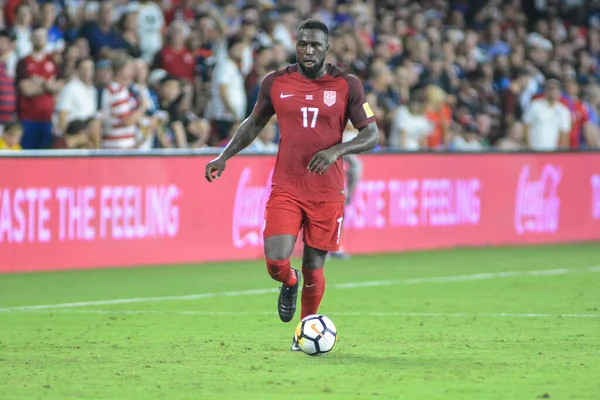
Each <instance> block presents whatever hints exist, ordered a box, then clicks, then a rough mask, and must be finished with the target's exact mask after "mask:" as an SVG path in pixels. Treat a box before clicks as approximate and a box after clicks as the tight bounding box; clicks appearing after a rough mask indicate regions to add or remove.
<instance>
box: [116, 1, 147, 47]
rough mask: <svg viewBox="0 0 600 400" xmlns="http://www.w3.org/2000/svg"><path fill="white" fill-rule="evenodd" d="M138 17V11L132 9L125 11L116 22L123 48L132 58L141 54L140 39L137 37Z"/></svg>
mask: <svg viewBox="0 0 600 400" xmlns="http://www.w3.org/2000/svg"><path fill="white" fill-rule="evenodd" d="M138 19H139V14H138V11H137V10H136V9H132V10H128V11H125V13H124V14H123V15H122V16H121V19H120V20H119V24H118V27H119V31H120V32H121V38H122V39H123V43H124V50H125V51H126V52H127V54H129V55H130V56H131V57H133V58H139V57H141V55H142V51H141V50H140V39H139V37H138Z"/></svg>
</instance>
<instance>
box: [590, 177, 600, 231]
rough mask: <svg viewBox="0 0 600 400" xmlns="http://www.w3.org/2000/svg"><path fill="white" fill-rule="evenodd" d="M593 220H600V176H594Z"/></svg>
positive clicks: (592, 180) (592, 181)
mask: <svg viewBox="0 0 600 400" xmlns="http://www.w3.org/2000/svg"><path fill="white" fill-rule="evenodd" d="M591 184H592V218H593V219H595V220H600V175H592V179H591Z"/></svg>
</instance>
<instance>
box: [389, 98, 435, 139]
mask: <svg viewBox="0 0 600 400" xmlns="http://www.w3.org/2000/svg"><path fill="white" fill-rule="evenodd" d="M433 129H434V124H433V123H432V122H431V121H430V120H429V119H427V117H425V114H424V110H423V93H422V91H419V92H417V93H415V94H414V95H412V96H411V97H410V99H409V100H408V106H400V107H399V108H398V109H397V111H396V115H395V118H394V120H393V121H392V127H391V130H390V136H389V139H388V147H390V148H392V149H402V150H413V151H414V150H419V149H423V148H427V142H426V140H427V137H428V136H429V135H431V134H432V133H433Z"/></svg>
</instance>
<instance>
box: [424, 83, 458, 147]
mask: <svg viewBox="0 0 600 400" xmlns="http://www.w3.org/2000/svg"><path fill="white" fill-rule="evenodd" d="M424 109H425V117H427V119H428V120H429V121H430V122H431V123H432V124H433V132H432V133H431V135H430V136H428V137H427V147H428V148H429V149H432V150H442V149H445V148H447V147H448V145H449V143H450V141H451V137H452V133H451V127H450V125H451V122H452V109H451V108H450V106H449V105H448V104H447V102H446V93H445V92H444V91H443V90H442V89H441V88H440V87H439V86H435V85H429V86H427V87H426V88H425V107H424Z"/></svg>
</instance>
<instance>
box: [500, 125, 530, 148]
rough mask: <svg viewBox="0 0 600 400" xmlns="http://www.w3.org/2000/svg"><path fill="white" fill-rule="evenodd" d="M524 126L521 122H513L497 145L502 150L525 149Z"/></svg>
mask: <svg viewBox="0 0 600 400" xmlns="http://www.w3.org/2000/svg"><path fill="white" fill-rule="evenodd" d="M524 139H525V137H524V127H523V124H522V123H521V122H513V123H512V124H511V125H509V127H508V129H507V130H506V136H505V137H503V138H501V139H500V140H498V142H497V143H496V147H498V149H500V150H507V151H515V150H522V149H524V146H523V142H524Z"/></svg>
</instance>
